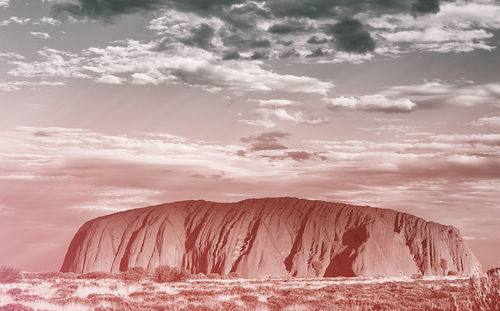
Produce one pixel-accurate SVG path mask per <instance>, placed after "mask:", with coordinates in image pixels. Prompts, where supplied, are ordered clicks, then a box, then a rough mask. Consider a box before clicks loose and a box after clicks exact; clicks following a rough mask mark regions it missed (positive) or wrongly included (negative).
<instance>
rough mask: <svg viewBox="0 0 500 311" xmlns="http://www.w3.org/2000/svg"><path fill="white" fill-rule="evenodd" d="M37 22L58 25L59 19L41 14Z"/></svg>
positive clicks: (59, 23)
mask: <svg viewBox="0 0 500 311" xmlns="http://www.w3.org/2000/svg"><path fill="white" fill-rule="evenodd" d="M39 24H40V25H50V26H59V25H61V21H59V20H57V19H55V18H52V17H48V16H43V17H42V18H40V21H39Z"/></svg>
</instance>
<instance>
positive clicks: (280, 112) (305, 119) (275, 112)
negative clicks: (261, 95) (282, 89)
mask: <svg viewBox="0 0 500 311" xmlns="http://www.w3.org/2000/svg"><path fill="white" fill-rule="evenodd" d="M254 113H256V114H258V115H260V116H261V117H262V118H263V120H269V119H270V117H275V118H277V119H279V120H282V121H292V122H295V123H299V124H309V125H316V124H320V123H324V122H326V121H327V119H322V118H316V117H311V116H306V115H305V114H304V113H303V112H302V111H297V112H288V111H287V110H286V109H284V108H258V109H255V110H254Z"/></svg>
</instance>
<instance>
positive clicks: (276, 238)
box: [61, 198, 481, 277]
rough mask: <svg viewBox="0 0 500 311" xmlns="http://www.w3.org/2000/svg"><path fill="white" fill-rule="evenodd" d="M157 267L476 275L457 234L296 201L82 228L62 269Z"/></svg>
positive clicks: (167, 213)
mask: <svg viewBox="0 0 500 311" xmlns="http://www.w3.org/2000/svg"><path fill="white" fill-rule="evenodd" d="M159 265H168V266H171V267H174V266H175V267H183V268H185V269H186V270H188V271H189V272H191V273H205V274H209V273H218V274H228V273H230V272H236V273H238V274H239V275H241V276H244V277H266V276H277V277H279V276H288V275H291V276H296V277H315V276H326V277H329V276H358V275H366V276H400V275H407V276H408V275H413V274H416V273H421V274H423V275H446V274H447V273H448V272H450V271H454V272H456V273H457V274H458V275H471V274H475V273H479V272H480V271H481V267H480V265H479V262H478V261H477V259H476V258H475V257H474V255H473V254H472V253H471V251H470V250H469V248H468V247H467V246H466V245H465V243H464V241H463V240H462V238H461V236H460V232H459V231H458V229H456V228H454V227H451V226H445V225H440V224H437V223H434V222H428V221H425V220H424V219H421V218H418V217H416V216H412V215H409V214H405V213H399V212H396V211H393V210H388V209H379V208H372V207H362V206H353V205H347V204H340V203H330V202H324V201H311V200H303V199H297V198H268V199H249V200H244V201H241V202H237V203H215V202H207V201H203V200H200V201H182V202H175V203H168V204H163V205H158V206H152V207H146V208H141V209H134V210H129V211H125V212H120V213H116V214H112V215H108V216H104V217H100V218H96V219H93V220H90V221H88V222H87V223H85V224H84V225H83V226H82V227H81V228H80V230H79V231H78V232H77V234H76V235H75V237H74V238H73V240H72V242H71V244H70V246H69V249H68V251H67V253H66V257H65V259H64V263H63V265H62V268H61V271H64V272H77V273H84V272H91V271H110V272H117V271H124V270H127V269H129V268H132V267H144V268H145V269H147V270H148V271H153V270H154V269H155V268H156V267H158V266H159Z"/></svg>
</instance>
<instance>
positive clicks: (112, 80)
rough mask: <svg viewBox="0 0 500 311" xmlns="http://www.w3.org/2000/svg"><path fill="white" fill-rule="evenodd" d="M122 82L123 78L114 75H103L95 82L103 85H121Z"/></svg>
mask: <svg viewBox="0 0 500 311" xmlns="http://www.w3.org/2000/svg"><path fill="white" fill-rule="evenodd" d="M123 80H124V79H123V78H120V77H117V76H114V75H104V76H101V77H99V78H97V79H96V81H97V82H99V83H104V84H122V82H123Z"/></svg>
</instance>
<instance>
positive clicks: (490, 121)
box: [472, 116, 500, 127]
mask: <svg viewBox="0 0 500 311" xmlns="http://www.w3.org/2000/svg"><path fill="white" fill-rule="evenodd" d="M472 125H475V126H493V127H500V117H497V116H489V117H482V118H479V119H477V120H475V121H474V122H472Z"/></svg>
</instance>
